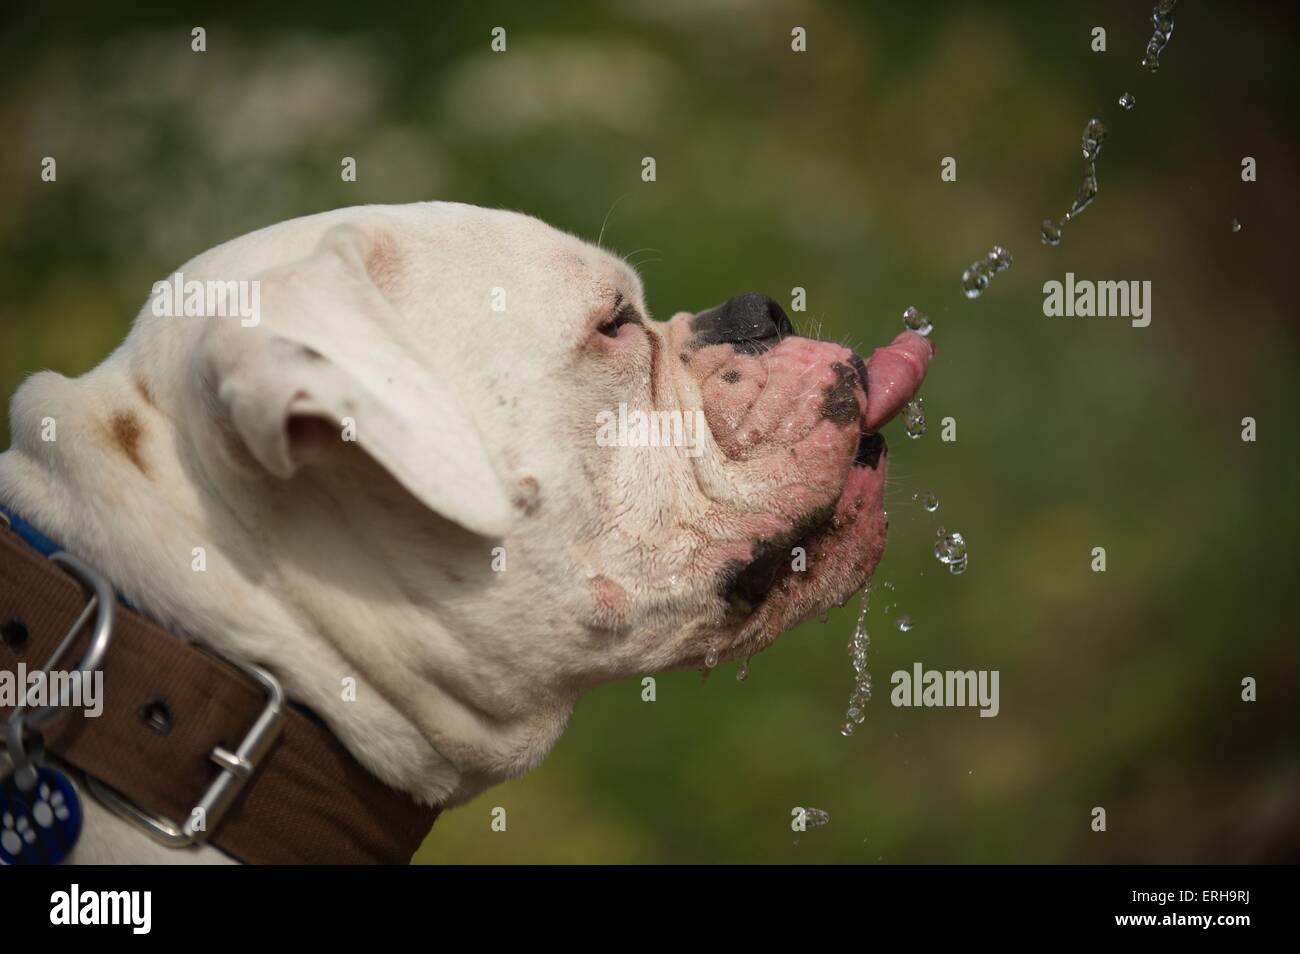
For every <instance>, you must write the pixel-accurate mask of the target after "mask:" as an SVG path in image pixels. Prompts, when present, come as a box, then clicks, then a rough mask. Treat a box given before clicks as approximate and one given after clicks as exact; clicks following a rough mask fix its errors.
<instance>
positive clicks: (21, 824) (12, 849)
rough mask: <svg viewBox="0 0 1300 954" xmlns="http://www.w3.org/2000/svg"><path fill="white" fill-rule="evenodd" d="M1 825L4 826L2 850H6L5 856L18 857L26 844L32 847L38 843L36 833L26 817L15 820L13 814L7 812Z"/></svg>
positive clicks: (0, 841) (1, 819)
mask: <svg viewBox="0 0 1300 954" xmlns="http://www.w3.org/2000/svg"><path fill="white" fill-rule="evenodd" d="M0 825H3V828H0V848H3V849H4V850H5V854H9V855H17V854H19V853H21V852H22V850H23V843H24V842H26V843H27V844H29V845H30V844H33V843H34V842H35V841H36V832H34V831H32V826H31V824H30V823H29V822H28V821H27V816H26V815H19V816H18V817H17V818H16V819H15V818H14V816H13V813H12V812H5V813H4V817H3V818H0Z"/></svg>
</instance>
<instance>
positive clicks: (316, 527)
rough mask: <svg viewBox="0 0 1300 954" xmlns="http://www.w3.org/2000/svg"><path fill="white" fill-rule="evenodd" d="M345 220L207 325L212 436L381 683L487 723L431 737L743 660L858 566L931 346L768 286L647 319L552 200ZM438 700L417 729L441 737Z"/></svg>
mask: <svg viewBox="0 0 1300 954" xmlns="http://www.w3.org/2000/svg"><path fill="white" fill-rule="evenodd" d="M349 211H350V212H351V213H352V214H351V215H349V216H348V217H346V218H335V219H329V218H326V219H324V220H323V221H318V222H316V224H315V225H314V226H313V227H312V228H310V229H307V228H305V227H301V226H300V227H299V231H298V232H294V233H292V235H291V236H290V235H289V234H286V235H284V236H282V237H281V238H279V239H278V240H277V242H276V247H277V248H286V247H287V248H290V249H293V250H294V253H295V254H296V255H299V256H300V257H296V258H293V259H292V260H290V261H287V262H286V263H284V264H281V265H278V266H277V267H275V268H272V269H270V270H269V271H267V272H265V273H264V274H262V275H261V288H262V291H261V320H260V322H259V323H258V325H257V326H256V327H251V328H250V327H242V326H241V325H239V324H237V323H233V322H225V323H222V322H219V321H217V322H211V323H209V324H208V326H207V327H206V328H205V330H204V332H203V341H202V343H201V346H200V347H199V348H197V349H196V355H197V356H198V362H199V366H198V368H197V369H196V372H195V374H194V378H195V380H196V381H197V382H199V384H198V386H199V387H200V388H201V390H202V391H203V393H204V394H206V395H207V399H206V401H200V402H198V404H199V405H206V408H205V410H204V411H203V416H202V419H201V420H198V421H196V422H195V426H196V427H198V428H204V427H206V428H208V429H209V430H210V432H211V433H210V434H209V436H208V437H207V438H204V439H202V440H199V441H197V443H198V444H199V445H201V446H202V447H203V448H204V450H203V454H204V455H205V467H206V468H207V469H208V470H209V471H212V472H216V471H224V472H228V473H238V474H240V475H242V476H241V479H240V481H239V484H238V486H239V488H240V489H239V490H238V491H237V492H238V493H240V494H243V495H245V496H249V495H253V496H257V495H264V496H265V499H268V500H269V499H275V501H276V503H275V505H274V506H270V507H267V508H266V513H267V515H266V517H265V519H267V520H269V521H272V522H274V523H275V524H276V525H277V526H279V527H280V528H281V530H280V531H279V533H280V540H281V543H280V544H278V545H279V546H281V547H287V548H289V549H290V552H287V553H285V554H284V555H283V556H282V557H281V559H282V560H284V561H285V562H286V563H288V564H290V565H291V566H292V565H294V564H297V571H296V579H297V580H298V583H297V584H295V586H296V587H297V588H299V589H300V590H302V597H301V598H302V600H303V601H304V602H311V603H312V605H313V606H314V607H315V609H314V610H313V613H314V615H315V616H316V617H317V623H318V624H319V625H320V626H321V628H322V629H324V630H325V631H327V633H328V634H332V635H331V638H332V639H333V640H334V641H335V642H336V643H337V645H338V647H339V649H340V652H342V653H343V654H344V655H345V656H347V657H348V658H350V659H352V660H353V661H354V662H355V663H356V664H357V665H358V666H359V667H361V668H362V669H363V670H364V671H365V672H366V675H367V677H368V678H370V679H371V680H372V681H374V682H377V683H379V684H381V685H385V686H389V687H391V691H390V693H389V695H390V697H391V696H395V695H400V696H402V697H403V698H407V697H409V696H411V695H418V691H417V690H416V689H414V688H412V687H405V688H399V686H403V685H405V682H406V676H407V675H409V674H410V673H411V670H412V669H414V670H415V673H416V677H417V678H418V679H421V680H424V681H426V682H429V681H432V682H434V683H436V684H437V686H438V689H439V690H440V692H443V693H447V694H450V695H451V696H453V697H455V698H456V699H457V700H458V701H459V703H460V704H462V706H463V707H464V708H466V709H469V710H472V711H474V712H476V713H479V714H483V713H487V714H489V716H488V717H487V718H486V719H484V718H479V717H478V716H476V717H475V719H474V720H470V721H471V722H473V727H474V731H473V732H470V733H469V734H468V735H469V737H470V739H471V741H468V742H467V741H465V739H464V738H458V739H452V738H440V739H439V746H440V748H445V747H447V746H451V747H452V748H456V747H458V746H459V748H461V750H462V752H463V753H468V752H470V751H471V750H472V749H473V745H475V744H478V743H482V742H483V740H484V738H486V737H487V736H488V735H491V734H492V733H493V732H496V731H497V729H498V728H499V726H500V725H503V724H506V723H509V722H510V720H511V718H512V717H513V715H512V714H514V715H518V714H520V713H525V712H527V711H530V710H531V708H536V707H544V706H546V705H550V704H561V703H563V702H564V701H565V700H571V699H573V698H576V695H577V694H578V693H580V692H581V691H582V690H584V689H586V688H588V687H590V686H592V685H594V684H597V683H600V682H602V681H607V680H610V679H614V678H618V677H621V676H626V675H632V674H640V673H647V672H655V671H660V670H665V669H671V668H681V667H694V666H701V665H703V664H705V662H706V660H707V661H708V662H710V663H711V662H713V660H714V659H715V658H717V659H728V658H739V657H747V656H749V655H750V654H752V653H755V652H757V651H759V650H761V649H763V648H764V647H766V646H767V645H769V644H771V642H772V641H773V640H774V639H775V638H776V637H777V636H778V635H779V634H780V633H782V632H783V631H785V630H787V629H789V628H790V627H792V626H794V625H795V624H797V623H798V622H800V621H801V620H803V619H805V618H807V617H809V616H810V615H812V614H815V613H819V612H821V611H823V610H825V609H826V608H828V607H830V606H831V605H833V604H836V603H840V602H842V601H843V600H845V599H846V598H848V597H849V596H850V595H851V594H852V593H853V592H854V591H855V590H857V589H859V588H860V587H861V586H862V585H863V584H864V582H865V581H866V580H867V578H868V577H869V576H870V574H871V572H872V571H873V569H874V567H875V565H876V563H877V561H878V560H879V558H880V555H881V552H882V549H883V546H884V542H885V532H886V519H885V514H884V511H883V509H882V505H883V499H882V493H883V486H884V478H885V470H886V466H887V463H888V452H887V449H886V446H885V441H884V439H883V437H882V436H881V435H880V428H881V427H882V426H883V425H884V424H885V422H886V421H887V420H889V419H890V417H892V416H893V415H894V414H895V413H897V412H898V410H899V409H900V408H901V406H902V405H903V403H904V402H905V401H907V400H908V399H909V398H910V397H911V396H912V395H913V394H914V393H915V392H916V390H917V389H918V388H919V386H920V384H921V381H922V378H923V376H924V374H925V370H926V365H927V363H928V361H929V358H930V356H931V346H930V344H929V343H928V342H927V341H926V340H925V339H924V338H921V337H919V336H917V335H915V334H912V333H910V332H905V333H903V334H902V335H899V336H898V337H897V338H896V339H894V341H893V342H892V343H891V344H889V345H887V346H885V347H883V348H881V349H878V350H877V351H876V352H875V353H874V354H872V355H871V356H870V357H869V358H867V359H865V360H864V359H863V358H861V357H859V356H857V355H855V354H853V353H852V352H850V351H849V350H847V349H845V348H843V347H841V346H839V345H836V344H832V343H828V342H824V341H818V340H814V339H810V338H804V337H800V336H798V335H796V334H795V333H794V329H793V328H792V327H791V324H790V322H789V320H788V318H787V317H786V315H785V314H784V312H783V311H782V309H781V308H780V306H779V305H777V303H776V302H774V301H772V300H771V299H769V298H766V297H764V296H761V295H757V294H745V295H739V296H736V297H733V298H731V299H729V300H728V301H726V302H725V303H724V304H722V305H719V306H718V307H715V308H709V309H705V310H703V311H699V312H696V313H692V312H683V313H680V314H677V315H676V316H674V317H673V318H672V319H671V320H669V321H664V322H658V321H653V320H652V319H651V316H650V314H649V312H648V310H647V308H646V306H645V300H644V296H643V292H642V286H641V282H640V280H639V278H638V276H637V275H636V273H635V272H634V271H633V270H632V269H631V268H630V267H629V266H628V265H627V264H626V263H625V262H623V261H622V260H621V259H619V258H617V257H615V256H613V255H610V254H609V253H607V252H605V251H603V250H601V249H599V248H596V247H594V246H592V245H590V244H587V243H585V242H583V241H580V240H579V239H577V238H575V237H572V236H570V235H567V234H564V233H561V232H559V231H556V230H554V229H552V228H550V227H549V226H547V225H545V224H543V223H541V222H539V221H537V220H535V219H532V218H529V217H526V216H523V215H519V214H516V213H511V212H502V211H487V210H482V209H477V208H473V207H469V206H460V205H451V204H445V203H431V204H424V205H417V206H407V207H399V208H391V209H383V208H379V209H361V210H349ZM317 218H318V219H319V218H320V217H317ZM304 221H308V222H311V221H313V220H304ZM256 237H257V236H256V235H254V236H250V237H248V238H247V239H245V240H241V241H243V242H245V243H247V242H249V241H251V240H253V239H256ZM217 251H218V252H220V251H221V250H220V249H219V250H217ZM253 251H254V252H255V251H256V250H253ZM248 253H249V248H248V247H247V246H245V247H243V248H241V249H240V254H241V255H244V256H247V254H248ZM210 254H211V253H210ZM201 267H202V268H204V269H207V270H208V271H210V272H212V273H213V274H221V273H222V268H223V262H222V260H221V257H220V255H217V256H215V257H213V258H210V259H208V260H207V261H203V260H201ZM349 431H350V433H349ZM250 487H255V488H259V489H257V490H250ZM291 524H292V525H291ZM294 526H297V527H298V529H294ZM303 526H311V527H312V528H313V530H312V532H311V533H310V535H308V534H306V533H305V532H304V531H303V530H302V529H301V528H302V527H303ZM358 528H363V529H360V530H359V529H358ZM291 540H298V541H299V545H298V546H297V547H296V549H294V548H293V547H292V545H291V544H290V543H289V542H288V541H291ZM358 581H367V582H366V583H365V584H364V585H362V584H360V583H358ZM348 593H353V594H354V595H356V599H352V600H351V601H348V600H347V597H346V594H348ZM341 594H343V595H341ZM331 607H332V608H333V609H331ZM336 610H337V612H335V611H336ZM338 617H342V618H343V619H345V620H346V622H343V623H341V622H339V621H338V620H337V618H338ZM362 621H364V622H362ZM358 628H364V629H365V630H366V631H367V633H368V634H369V635H368V636H367V637H366V638H365V639H364V640H358V637H357V636H356V632H357V630H358ZM398 668H401V669H403V670H404V675H403V676H401V677H398V676H396V675H394V670H396V669H398ZM404 704H408V703H404ZM409 704H410V705H414V706H415V707H416V708H417V709H418V708H419V704H418V703H409ZM448 718H449V713H448V711H446V709H445V707H444V708H443V709H441V710H438V711H433V710H430V711H428V712H426V713H424V714H423V716H422V717H421V718H419V719H418V720H417V721H419V722H420V723H421V724H422V725H425V726H426V727H427V734H430V735H431V736H435V737H440V736H443V735H447V734H448V733H449V732H450V728H449V725H448V724H447V720H448ZM493 720H495V722H494V725H493V726H492V727H491V730H490V731H489V729H487V728H484V725H485V724H486V723H487V722H493ZM460 721H461V722H464V721H465V720H464V719H463V718H461V719H460ZM530 733H531V734H530ZM548 733H550V734H558V729H557V730H555V731H554V733H552V731H551V729H547V730H545V731H542V730H537V729H536V727H535V726H534V727H533V728H532V729H529V730H524V731H523V732H522V734H523V736H526V737H527V738H522V739H521V738H516V740H515V742H516V743H517V744H516V745H515V746H514V749H516V750H522V749H526V748H528V747H529V745H531V744H532V742H535V741H536V737H537V736H538V735H547V734H548ZM453 734H454V733H453ZM530 739H531V740H532V741H531V742H530V741H529V740H530ZM473 740H477V742H475V741H473ZM533 758H534V756H528V757H527V758H525V759H524V760H525V761H529V760H531V759H533ZM498 761H499V762H503V763H505V762H509V763H511V764H512V765H514V766H515V769H514V770H517V768H518V765H517V763H518V761H519V760H518V759H513V760H512V758H510V757H506V756H502V757H501V758H500V759H498ZM484 771H487V772H490V771H491V770H490V769H484Z"/></svg>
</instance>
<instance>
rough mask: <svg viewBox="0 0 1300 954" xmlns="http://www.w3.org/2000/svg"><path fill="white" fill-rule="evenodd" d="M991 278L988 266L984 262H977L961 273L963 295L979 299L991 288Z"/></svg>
mask: <svg viewBox="0 0 1300 954" xmlns="http://www.w3.org/2000/svg"><path fill="white" fill-rule="evenodd" d="M989 278H990V276H989V272H988V266H987V265H986V264H985V263H984V262H976V263H975V264H974V265H972V266H971V267H970V268H968V269H966V271H964V272H962V273H961V290H962V293H963V294H964V295H965V296H966V297H967V298H978V297H979V296H980V295H982V294H984V289H986V288H988V287H989Z"/></svg>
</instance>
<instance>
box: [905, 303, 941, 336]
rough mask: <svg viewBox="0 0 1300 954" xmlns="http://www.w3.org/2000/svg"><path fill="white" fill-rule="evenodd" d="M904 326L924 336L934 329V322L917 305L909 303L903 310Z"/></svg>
mask: <svg viewBox="0 0 1300 954" xmlns="http://www.w3.org/2000/svg"><path fill="white" fill-rule="evenodd" d="M903 327H904V328H906V329H907V330H908V331H915V332H916V333H917V334H918V335H920V336H921V337H923V338H924V337H926V336H928V335H929V334H930V332H932V331H934V322H932V321H931V320H930V316H929V315H927V314H926V313H925V312H923V311H921V309H919V308H917V307H916V306H915V305H908V306H907V308H906V310H904V312H903Z"/></svg>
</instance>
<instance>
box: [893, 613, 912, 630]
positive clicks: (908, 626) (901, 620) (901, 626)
mask: <svg viewBox="0 0 1300 954" xmlns="http://www.w3.org/2000/svg"><path fill="white" fill-rule="evenodd" d="M894 625H895V626H897V627H898V631H899V632H900V633H910V632H911V631H912V617H910V616H900V617H898V620H897V621H896V622H895V623H894Z"/></svg>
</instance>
